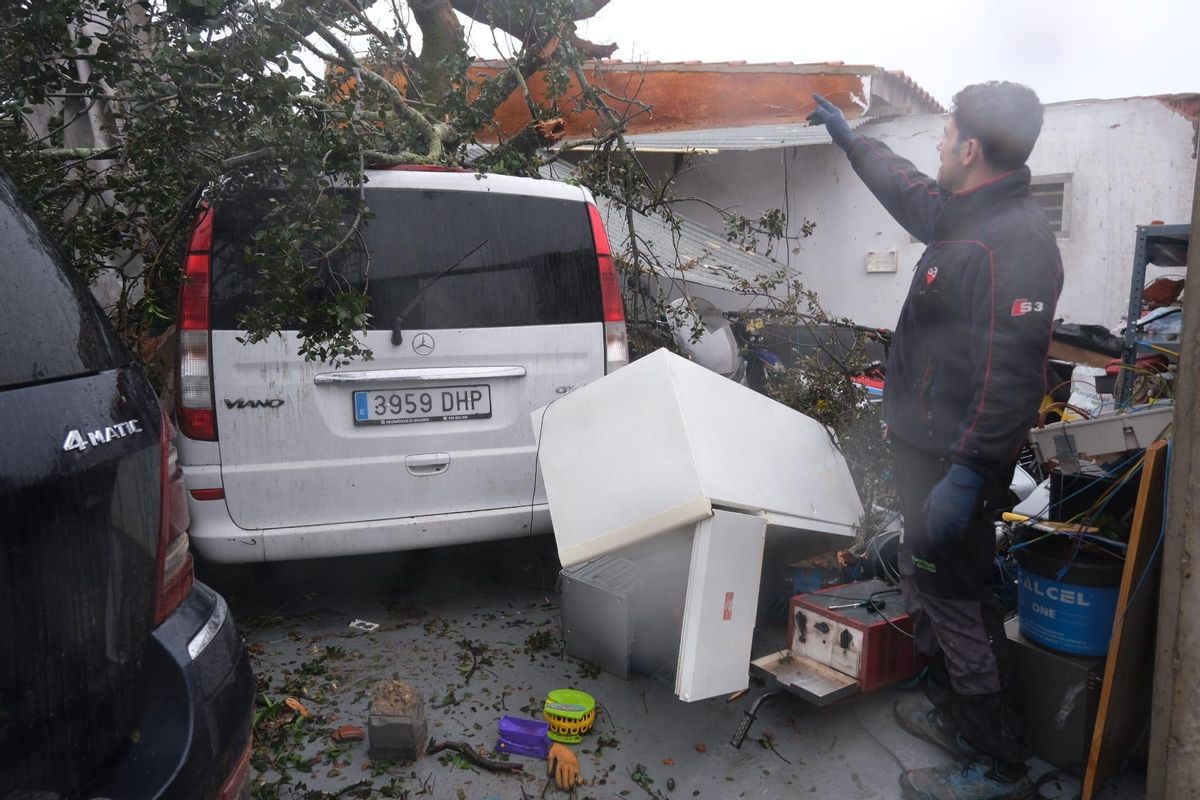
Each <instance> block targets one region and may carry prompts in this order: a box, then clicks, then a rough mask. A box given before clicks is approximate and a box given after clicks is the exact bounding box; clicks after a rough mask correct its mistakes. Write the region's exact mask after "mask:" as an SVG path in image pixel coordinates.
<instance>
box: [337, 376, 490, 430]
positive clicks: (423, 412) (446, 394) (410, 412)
mask: <svg viewBox="0 0 1200 800" xmlns="http://www.w3.org/2000/svg"><path fill="white" fill-rule="evenodd" d="M491 416H492V389H491V387H490V386H488V385H487V384H478V385H475V386H439V387H437V388H436V389H376V390H374V391H369V392H355V393H354V424H355V425H406V424H408V423H412V422H453V421H457V420H462V419H487V418H489V417H491Z"/></svg>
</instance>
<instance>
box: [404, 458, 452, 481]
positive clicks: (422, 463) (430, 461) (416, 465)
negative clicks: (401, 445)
mask: <svg viewBox="0 0 1200 800" xmlns="http://www.w3.org/2000/svg"><path fill="white" fill-rule="evenodd" d="M404 466H405V468H406V469H407V470H408V474H409V475H414V476H416V477H418V478H424V477H427V476H429V475H441V474H442V473H443V472H445V471H446V469H447V468H448V467H449V466H450V454H449V453H421V454H419V455H415V456H405V457H404Z"/></svg>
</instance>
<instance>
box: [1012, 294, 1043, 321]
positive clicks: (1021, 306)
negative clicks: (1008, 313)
mask: <svg viewBox="0 0 1200 800" xmlns="http://www.w3.org/2000/svg"><path fill="white" fill-rule="evenodd" d="M1045 309H1046V304H1045V303H1043V302H1042V301H1041V300H1026V299H1025V298H1021V299H1019V300H1013V304H1012V315H1013V316H1014V317H1023V316H1025V315H1026V314H1036V313H1038V312H1039V311H1044V310H1045Z"/></svg>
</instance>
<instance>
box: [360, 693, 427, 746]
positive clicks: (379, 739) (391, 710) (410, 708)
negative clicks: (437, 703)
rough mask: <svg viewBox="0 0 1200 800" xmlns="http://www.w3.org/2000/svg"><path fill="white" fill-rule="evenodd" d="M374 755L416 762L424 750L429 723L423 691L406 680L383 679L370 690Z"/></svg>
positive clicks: (369, 727)
mask: <svg viewBox="0 0 1200 800" xmlns="http://www.w3.org/2000/svg"><path fill="white" fill-rule="evenodd" d="M367 738H368V740H369V742H370V751H369V752H370V756H371V758H379V759H387V760H389V761H399V762H410V761H416V760H417V759H418V758H420V757H421V756H422V755H423V754H424V753H425V743H426V741H427V740H428V725H427V723H426V721H425V702H424V700H423V698H422V697H421V692H420V691H419V690H418V689H417V688H416V687H414V686H410V685H409V684H407V683H404V682H403V681H395V680H387V681H380V682H379V683H377V684H375V686H374V687H373V688H372V689H371V710H370V713H369V715H368V717H367Z"/></svg>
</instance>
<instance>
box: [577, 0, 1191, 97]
mask: <svg viewBox="0 0 1200 800" xmlns="http://www.w3.org/2000/svg"><path fill="white" fill-rule="evenodd" d="M580 31H581V33H582V34H583V35H584V37H585V38H588V39H591V40H592V41H597V42H616V43H618V44H619V45H620V46H621V47H620V49H619V50H618V51H617V52H616V54H615V57H616V58H621V59H625V60H641V59H656V60H659V61H686V60H695V59H699V60H702V61H733V60H745V61H749V62H755V61H795V62H797V63H804V62H815V61H844V62H845V63H847V64H874V65H877V66H881V67H886V68H888V69H899V70H903V71H904V72H906V73H908V75H909V76H910V77H912V78H913V80H915V81H916V82H917V83H918V84H919V85H920V86H922V87H923V88H924V89H926V90H927V91H929V93H930V94H932V95H933V96H934V97H936V98H937V99H938V100H939V101H941V102H942V104H943V105H946V104H948V103H949V101H950V97H951V96H952V95H953V94H954V92H955V91H957V90H958V89H960V88H961V87H962V86H964V85H966V84H968V83H975V82H978V81H981V80H989V79H1006V80H1015V81H1019V82H1021V83H1025V84H1028V85H1029V86H1032V87H1033V88H1034V89H1035V90H1036V91H1037V92H1038V94H1039V96H1040V97H1041V98H1042V101H1043V102H1048V103H1052V102H1059V101H1063V100H1080V99H1085V98H1097V97H1105V98H1107V97H1128V96H1134V95H1148V94H1164V93H1174V92H1200V2H1198V0H1135V1H1134V2H1117V0H1092V2H1083V1H1082V0H978V1H977V2H970V0H831V1H830V2H804V0H721V2H716V0H611V2H610V3H609V4H608V6H607V7H605V8H604V9H603V10H602V11H601V12H600V13H599V14H598V15H597V16H596V17H595V18H594V19H592V20H589V21H587V22H585V23H583V25H582V26H581V28H580Z"/></svg>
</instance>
